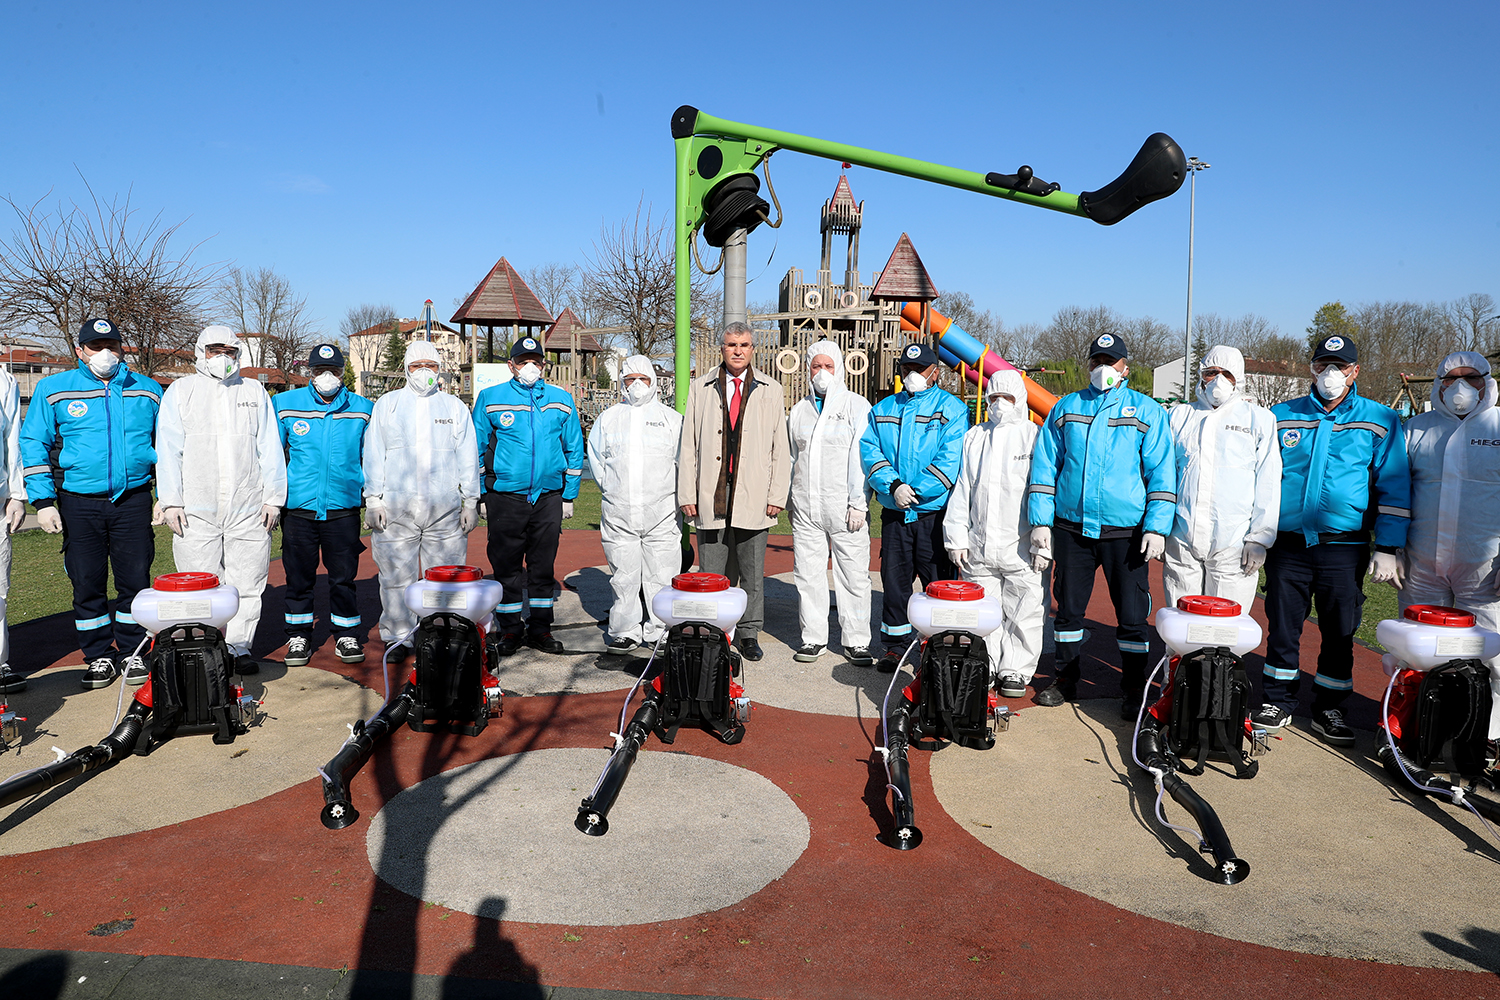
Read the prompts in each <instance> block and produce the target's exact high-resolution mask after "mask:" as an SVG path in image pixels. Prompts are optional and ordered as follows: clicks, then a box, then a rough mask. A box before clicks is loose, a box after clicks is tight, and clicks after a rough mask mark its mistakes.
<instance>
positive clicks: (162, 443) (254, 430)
mask: <svg viewBox="0 0 1500 1000" xmlns="http://www.w3.org/2000/svg"><path fill="white" fill-rule="evenodd" d="M210 344H229V345H233V346H235V347H240V346H241V345H240V339H239V337H238V336H236V335H235V333H234V331H233V330H231V329H229V327H227V326H210V327H208V328H207V329H205V330H204V331H203V332H202V333H200V334H199V335H198V343H197V346H196V347H195V348H194V351H193V353H194V354H195V355H196V356H197V363H196V367H197V373H196V374H193V375H188V376H186V377H185V378H180V379H178V380H177V381H175V382H173V383H172V384H171V385H169V386H167V391H166V392H165V393H163V394H162V397H161V411H160V413H159V414H158V415H157V420H156V492H157V497H158V500H159V501H160V503H161V506H162V508H163V509H166V508H172V507H181V508H182V511H183V514H184V516H185V518H186V521H185V523H184V525H183V531H182V534H181V535H175V536H174V537H173V539H172V558H173V560H174V561H175V562H176V563H177V569H178V571H179V572H198V573H213V574H215V575H216V576H218V577H219V579H220V581H221V582H223V583H227V584H229V585H230V586H231V587H234V588H235V589H236V590H238V591H239V592H240V609H239V611H237V612H235V615H234V617H233V618H231V619H230V620H229V625H228V626H227V627H226V628H225V630H224V639H225V641H226V642H228V643H229V646H230V648H231V649H232V650H233V651H234V654H235V655H236V656H248V655H249V654H250V644H251V643H252V642H254V640H255V629H256V626H257V625H259V624H260V604H261V594H262V593H263V592H264V591H265V589H266V573H267V571H268V569H269V568H270V560H271V531H270V529H269V528H267V527H266V521H265V520H264V518H263V515H262V508H263V507H272V508H277V509H279V508H281V507H283V506H285V505H286V457H285V455H284V454H283V452H282V450H281V437H280V435H279V434H278V433H277V430H276V414H275V412H274V411H273V409H272V407H271V397H270V396H268V395H267V394H266V390H265V389H264V388H263V387H262V386H261V384H260V383H259V382H257V381H254V380H252V379H246V378H244V377H243V376H242V375H241V374H240V372H239V366H238V363H237V362H236V363H234V364H232V365H227V366H225V367H227V368H231V369H232V370H231V371H229V373H228V374H226V375H224V376H223V377H221V378H216V377H215V376H214V375H212V374H210V370H211V366H210V364H209V360H208V355H207V349H208V345H210ZM240 357H241V358H243V357H244V351H243V348H241V353H240ZM216 370H224V369H222V368H219V369H216ZM273 523H274V522H273Z"/></svg>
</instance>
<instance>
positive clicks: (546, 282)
mask: <svg viewBox="0 0 1500 1000" xmlns="http://www.w3.org/2000/svg"><path fill="white" fill-rule="evenodd" d="M522 277H523V278H525V279H526V284H528V285H530V286H531V290H532V291H533V292H536V296H537V298H539V299H541V300H542V305H544V306H546V307H547V311H548V312H549V313H551V314H552V315H553V316H556V315H558V314H559V313H561V312H562V311H563V310H564V309H572V310H573V312H574V313H575V314H576V315H577V316H578V318H579V319H580V320H583V321H584V322H585V323H587V322H589V321H588V319H586V318H585V317H586V316H587V315H588V312H589V308H588V303H587V301H585V298H586V297H585V295H584V289H583V280H582V279H583V272H582V271H580V270H579V269H578V266H577V265H575V264H559V263H557V262H556V261H553V262H552V263H549V264H538V265H537V266H536V267H533V268H531V269H530V270H529V271H525V272H523V273H522Z"/></svg>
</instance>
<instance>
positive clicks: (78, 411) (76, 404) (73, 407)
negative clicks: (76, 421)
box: [68, 399, 89, 417]
mask: <svg viewBox="0 0 1500 1000" xmlns="http://www.w3.org/2000/svg"><path fill="white" fill-rule="evenodd" d="M87 412H89V404H87V403H85V402H84V401H83V400H81V399H75V400H73V402H71V403H69V404H68V416H70V417H81V416H83V415H84V414H85V413H87Z"/></svg>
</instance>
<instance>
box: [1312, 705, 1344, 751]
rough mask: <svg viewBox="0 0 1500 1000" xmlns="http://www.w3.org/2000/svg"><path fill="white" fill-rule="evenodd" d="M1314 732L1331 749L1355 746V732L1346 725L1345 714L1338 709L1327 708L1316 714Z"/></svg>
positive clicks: (1313, 723)
mask: <svg viewBox="0 0 1500 1000" xmlns="http://www.w3.org/2000/svg"><path fill="white" fill-rule="evenodd" d="M1312 731H1313V732H1314V733H1316V734H1317V736H1318V739H1320V740H1322V741H1323V742H1324V743H1327V744H1328V745H1329V746H1331V747H1352V746H1353V745H1354V730H1352V729H1350V728H1349V727H1348V726H1347V725H1346V724H1345V723H1344V713H1343V712H1341V711H1340V710H1338V709H1336V708H1325V709H1323V711H1321V712H1314V713H1313V717H1312Z"/></svg>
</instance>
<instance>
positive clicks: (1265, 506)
mask: <svg viewBox="0 0 1500 1000" xmlns="http://www.w3.org/2000/svg"><path fill="white" fill-rule="evenodd" d="M1207 368H1222V369H1224V370H1225V371H1227V372H1230V373H1231V374H1233V375H1234V388H1233V391H1232V392H1230V394H1229V397H1228V398H1227V399H1225V400H1224V401H1223V402H1221V403H1220V404H1219V405H1218V406H1214V405H1213V401H1212V396H1211V391H1210V390H1209V389H1208V388H1206V387H1205V386H1204V385H1203V383H1202V380H1201V379H1200V380H1199V384H1198V398H1197V399H1196V400H1194V401H1193V402H1192V403H1190V404H1189V403H1180V404H1178V405H1177V406H1174V407H1172V409H1171V410H1170V411H1169V413H1168V416H1167V419H1168V426H1169V427H1170V428H1171V430H1172V441H1173V444H1174V446H1175V448H1176V450H1177V517H1176V519H1175V520H1174V521H1173V522H1172V533H1171V534H1170V535H1169V536H1167V545H1166V551H1165V553H1164V555H1163V558H1162V586H1163V589H1164V590H1165V591H1166V596H1167V604H1166V606H1167V607H1176V606H1177V599H1178V598H1179V597H1184V596H1187V595H1191V594H1207V595H1209V596H1211V597H1224V598H1228V599H1229V600H1231V601H1236V602H1238V603H1239V605H1240V607H1241V609H1242V610H1243V611H1245V612H1246V613H1249V611H1250V607H1251V605H1252V603H1253V602H1254V600H1255V588H1256V586H1257V584H1258V583H1259V581H1260V574H1259V572H1258V568H1259V567H1258V564H1257V565H1256V568H1255V570H1253V571H1252V572H1250V573H1246V572H1245V571H1244V569H1243V568H1242V561H1243V558H1244V550H1245V545H1246V543H1248V542H1253V543H1255V544H1257V545H1260V546H1263V547H1265V548H1270V547H1271V545H1272V543H1274V542H1275V541H1276V524H1277V519H1278V518H1279V517H1280V514H1281V448H1280V446H1279V445H1278V444H1277V443H1276V417H1275V416H1274V415H1272V413H1271V411H1270V410H1269V409H1267V408H1266V407H1264V406H1260V405H1258V404H1256V403H1253V402H1251V401H1250V400H1249V399H1248V398H1246V396H1245V393H1244V388H1245V358H1244V355H1242V354H1240V352H1239V351H1238V350H1236V349H1235V348H1233V347H1222V346H1220V347H1211V348H1209V350H1208V353H1206V354H1204V355H1203V360H1202V361H1201V362H1200V363H1199V366H1198V370H1199V371H1200V372H1201V371H1203V370H1204V369H1207ZM1260 557H1261V561H1264V553H1260Z"/></svg>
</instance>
